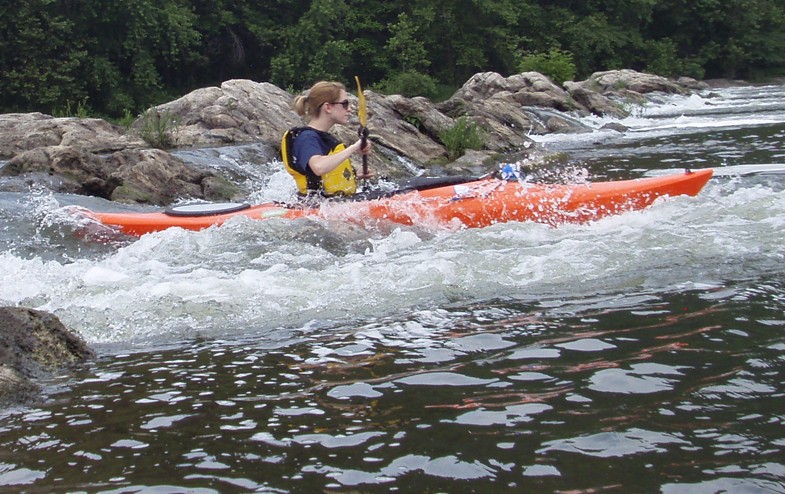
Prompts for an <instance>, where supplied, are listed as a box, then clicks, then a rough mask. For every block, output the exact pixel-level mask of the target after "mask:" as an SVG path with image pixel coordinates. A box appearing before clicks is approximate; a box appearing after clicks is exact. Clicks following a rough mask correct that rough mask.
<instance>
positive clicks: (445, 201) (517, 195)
mask: <svg viewBox="0 0 785 494" xmlns="http://www.w3.org/2000/svg"><path fill="white" fill-rule="evenodd" d="M712 174H713V170H712V169H703V170H696V171H686V172H684V173H679V174H672V175H666V176H661V177H652V178H641V179H633V180H621V181H614V182H594V183H586V184H578V185H548V184H529V183H520V182H517V181H505V180H500V179H495V178H487V179H482V180H476V181H472V182H467V183H462V184H454V185H449V186H445V187H435V188H430V189H426V190H415V191H410V192H405V193H402V194H398V195H393V196H391V197H385V198H381V199H371V200H363V201H347V202H344V203H341V207H342V208H348V210H350V211H351V216H352V219H353V220H357V221H374V220H385V221H391V222H395V223H401V224H406V225H412V224H427V225H432V226H435V227H468V228H481V227H485V226H489V225H493V224H495V223H504V222H509V221H534V222H539V223H546V224H549V225H558V224H561V223H584V222H589V221H594V220H598V219H600V218H603V217H606V216H610V215H614V214H619V213H622V212H625V211H634V210H639V209H643V208H645V207H648V206H649V205H651V204H652V203H653V202H654V201H655V200H657V199H658V198H660V197H665V196H671V197H672V196H679V195H689V196H694V195H696V194H698V193H699V192H700V191H701V189H702V188H703V187H704V186H705V185H706V183H707V182H708V181H709V179H710V178H711V176H712ZM233 209H234V210H230V211H229V212H218V213H216V214H204V213H201V214H194V215H189V214H182V213H178V214H171V213H167V212H165V211H161V212H148V213H99V212H90V213H89V216H90V217H92V218H93V219H95V220H96V221H99V222H100V223H102V224H104V225H107V226H110V227H113V228H116V229H118V230H120V231H122V232H123V233H125V234H128V235H133V236H141V235H144V234H146V233H151V232H155V231H160V230H164V229H166V228H172V227H179V228H184V229H188V230H202V229H205V228H208V227H211V226H215V225H221V224H223V223H225V222H226V221H228V220H230V219H232V218H236V217H240V216H244V217H247V218H250V219H254V220H266V219H270V218H287V219H295V218H301V217H305V216H318V215H322V214H323V211H322V210H320V209H308V208H305V209H303V208H300V207H292V206H287V205H280V204H273V203H267V204H259V205H255V206H248V207H241V208H233Z"/></svg>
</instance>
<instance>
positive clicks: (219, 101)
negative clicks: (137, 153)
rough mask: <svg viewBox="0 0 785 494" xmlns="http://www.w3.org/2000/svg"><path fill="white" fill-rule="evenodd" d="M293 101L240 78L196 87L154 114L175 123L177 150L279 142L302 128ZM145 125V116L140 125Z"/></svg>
mask: <svg viewBox="0 0 785 494" xmlns="http://www.w3.org/2000/svg"><path fill="white" fill-rule="evenodd" d="M292 100H293V96H292V95H291V94H289V93H288V92H286V91H284V90H283V89H280V88H278V87H276V86H274V85H272V84H269V83H266V82H254V81H250V80H242V79H240V80H230V81H226V82H224V83H223V84H221V86H220V87H208V88H203V89H197V90H195V91H193V92H191V93H189V94H186V95H185V96H183V97H182V98H179V99H176V100H174V101H172V102H169V103H166V104H163V105H160V106H158V107H156V108H155V109H153V110H152V111H157V112H158V113H159V114H165V115H167V116H168V117H170V118H173V119H174V121H175V122H176V132H175V134H176V135H175V144H176V145H177V146H185V147H189V146H224V145H228V144H238V143H247V142H254V141H262V142H270V143H273V142H280V140H281V136H282V135H283V133H284V131H285V130H286V129H288V128H290V127H294V126H295V125H301V122H300V119H299V118H298V117H297V114H296V113H295V112H294V110H293V109H292V107H291V104H292ZM143 123H144V117H143V118H140V119H139V120H137V122H136V123H135V127H137V128H139V127H140V126H141V125H142V124H143Z"/></svg>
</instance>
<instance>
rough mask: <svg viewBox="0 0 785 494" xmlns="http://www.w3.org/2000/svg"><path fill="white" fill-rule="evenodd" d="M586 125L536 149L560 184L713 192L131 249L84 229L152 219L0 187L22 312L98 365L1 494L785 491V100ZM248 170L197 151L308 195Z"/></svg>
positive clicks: (703, 105) (262, 193)
mask: <svg viewBox="0 0 785 494" xmlns="http://www.w3.org/2000/svg"><path fill="white" fill-rule="evenodd" d="M581 121H582V122H583V123H584V124H585V125H586V126H587V129H588V130H589V132H586V133H583V134H577V135H574V134H573V135H558V136H533V138H534V139H535V140H536V141H538V142H537V146H538V149H542V150H543V151H546V152H564V153H566V154H567V156H569V163H568V164H567V165H565V166H564V170H563V171H562V172H559V173H564V174H567V175H569V174H573V175H579V176H581V177H583V176H588V177H589V179H591V180H615V179H623V178H634V177H641V176H648V175H658V174H662V173H673V172H680V171H681V170H683V169H684V168H685V167H689V168H705V167H713V168H715V169H716V174H715V177H714V178H713V179H712V180H711V181H710V182H709V184H708V185H707V187H706V188H705V189H704V190H703V191H702V192H701V193H700V194H699V195H698V196H697V197H675V198H668V199H665V200H660V201H658V202H657V203H655V204H654V205H653V206H652V207H651V208H649V209H647V210H645V211H641V212H633V213H626V214H622V215H619V216H615V217H611V218H607V219H604V220H601V221H598V222H595V223H591V224H586V225H564V226H559V227H556V228H554V227H549V226H545V225H540V224H518V223H510V224H503V225H495V226H493V227H490V228H485V229H481V230H462V231H449V232H445V231H434V230H432V229H428V228H424V227H400V228H399V227H393V226H380V227H375V228H367V229H366V228H361V227H359V226H357V225H354V224H351V223H347V222H345V221H341V220H340V219H339V218H335V219H329V218H328V219H319V220H298V221H288V222H287V221H283V220H269V221H266V222H254V221H249V220H246V221H236V222H231V223H230V224H227V225H225V226H223V227H221V228H214V229H209V230H206V231H202V232H185V231H182V230H170V231H166V232H162V233H158V234H153V235H147V236H145V237H143V238H141V239H139V240H136V241H133V240H131V239H127V238H105V239H103V240H102V241H98V240H99V239H90V238H81V237H79V236H78V235H76V234H75V229H76V225H75V224H74V221H75V220H74V219H73V216H72V215H70V214H69V210H70V208H71V207H72V206H73V205H79V206H83V207H89V208H93V209H110V208H112V209H122V208H127V209H143V208H140V207H134V208H131V207H121V206H118V205H113V204H110V203H108V202H105V201H100V200H97V199H91V198H85V197H76V196H68V195H58V194H52V193H50V192H47V191H45V190H39V189H35V190H30V191H29V192H20V193H10V192H7V193H2V194H0V206H2V209H0V216H1V217H2V225H3V226H2V229H1V230H0V305H19V306H25V307H33V308H37V309H41V310H45V311H49V312H52V313H54V314H56V315H57V316H58V317H59V318H60V319H61V320H62V321H63V323H64V324H66V326H68V327H69V328H72V329H73V330H75V331H77V332H78V333H80V334H81V335H82V336H83V337H84V338H85V339H86V340H87V341H88V342H89V343H90V345H91V346H93V347H94V348H95V349H96V350H97V352H98V354H99V357H98V359H97V360H96V361H95V362H93V363H91V364H90V365H89V366H88V367H87V368H86V369H85V370H84V371H82V372H80V373H79V374H77V375H76V376H62V377H56V378H54V379H51V380H49V381H47V382H45V383H43V385H44V391H45V398H44V399H43V401H42V402H40V403H36V404H32V405H27V406H24V407H21V406H20V407H15V408H12V409H5V410H2V411H0V492H3V493H5V492H30V493H61V492H62V493H65V492H69V493H70V492H85V493H97V492H107V493H186V492H187V493H212V492H221V493H223V492H227V493H234V492H238V493H239V492H270V493H279V492H281V493H282V492H351V493H356V492H363V493H366V492H368V493H370V492H480V493H492V492H537V493H541V492H570V493H599V492H614V493H615V492H618V493H628V492H662V493H690V494H693V493H718V492H740V493H758V492H761V493H764V492H765V493H771V492H780V493H782V492H785V312H784V311H785V276H783V275H785V87H783V86H761V87H741V88H729V89H716V90H712V91H706V92H703V93H699V94H695V95H692V96H667V97H665V96H659V97H655V98H652V99H651V101H650V102H649V103H647V104H646V105H643V106H641V107H639V108H636V110H635V112H634V115H633V116H632V117H630V118H627V119H625V120H623V121H621V122H620V123H622V124H624V125H626V126H627V127H629V129H630V130H629V131H628V132H626V133H624V134H621V133H618V132H615V131H611V130H603V129H602V126H603V125H604V124H606V123H608V121H606V120H603V119H598V118H583V119H581ZM247 152H248V149H234V148H227V149H218V150H203V151H200V152H193V153H188V152H185V153H184V156H186V157H188V158H189V159H192V160H194V161H200V162H202V163H205V162H207V163H212V164H213V165H214V166H216V167H218V168H222V169H223V170H224V171H226V172H227V173H231V174H236V175H238V176H241V177H244V178H243V180H247V181H248V183H249V184H250V185H251V187H252V188H253V189H254V196H253V198H254V199H255V200H259V201H261V200H264V199H270V198H272V199H276V198H280V197H287V196H288V195H290V194H291V192H292V184H291V182H290V181H289V180H288V178H287V177H286V175H284V174H282V173H281V172H280V170H279V169H278V166H280V165H278V164H275V163H268V164H264V165H259V164H254V163H252V162H250V161H247V160H246V159H245V158H244V156H246V154H247ZM251 154H253V153H251ZM554 174H556V172H554Z"/></svg>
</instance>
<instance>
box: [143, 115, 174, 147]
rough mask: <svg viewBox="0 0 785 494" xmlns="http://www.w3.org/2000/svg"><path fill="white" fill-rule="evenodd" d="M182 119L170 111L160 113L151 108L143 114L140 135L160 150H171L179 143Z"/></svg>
mask: <svg viewBox="0 0 785 494" xmlns="http://www.w3.org/2000/svg"><path fill="white" fill-rule="evenodd" d="M179 126H180V119H179V118H178V117H177V116H176V115H172V114H171V112H169V110H163V111H158V110H157V109H156V108H150V109H149V110H147V111H146V112H144V113H143V114H142V117H141V121H140V123H139V135H140V137H141V138H142V140H144V142H146V143H147V144H149V145H150V146H152V147H154V148H158V149H170V148H172V147H174V145H175V143H176V141H177V138H176V136H177V131H178V128H179Z"/></svg>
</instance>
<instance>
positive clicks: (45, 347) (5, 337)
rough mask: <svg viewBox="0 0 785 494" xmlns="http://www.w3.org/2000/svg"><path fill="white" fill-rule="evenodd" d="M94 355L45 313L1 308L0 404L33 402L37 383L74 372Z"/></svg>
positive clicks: (78, 339)
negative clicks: (65, 372)
mask: <svg viewBox="0 0 785 494" xmlns="http://www.w3.org/2000/svg"><path fill="white" fill-rule="evenodd" d="M94 357H95V353H94V352H93V350H92V349H90V348H89V347H88V346H87V344H86V343H85V342H84V340H82V339H81V338H80V337H79V336H77V335H75V334H74V333H72V332H71V331H69V330H68V329H66V328H65V326H63V324H62V323H61V322H60V320H59V319H58V318H57V317H56V316H54V315H52V314H49V313H47V312H43V311H38V310H34V309H25V308H21V307H0V405H2V404H6V405H7V404H13V403H20V402H25V401H29V400H31V399H34V398H35V397H36V396H37V394H38V392H39V391H40V388H39V386H38V384H37V383H36V380H38V379H42V378H46V377H49V376H51V375H52V374H53V373H54V372H60V371H63V370H75V369H77V368H79V367H80V366H81V365H82V364H84V363H85V362H87V361H88V360H89V359H92V358H94Z"/></svg>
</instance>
